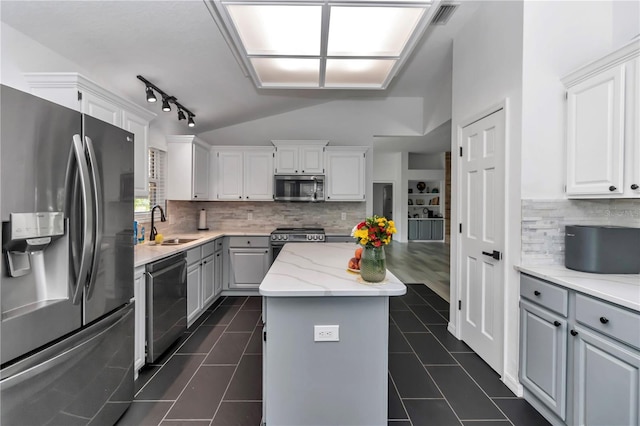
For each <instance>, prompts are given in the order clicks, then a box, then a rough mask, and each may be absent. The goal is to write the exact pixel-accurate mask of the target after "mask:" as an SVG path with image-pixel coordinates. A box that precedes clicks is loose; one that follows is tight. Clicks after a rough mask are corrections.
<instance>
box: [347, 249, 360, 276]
mask: <svg viewBox="0 0 640 426" xmlns="http://www.w3.org/2000/svg"><path fill="white" fill-rule="evenodd" d="M361 259H362V247H358V248H357V249H356V251H355V253H354V255H353V257H352V258H351V259H349V265H348V266H347V269H348V270H349V271H351V272H355V273H357V274H359V273H360V260H361Z"/></svg>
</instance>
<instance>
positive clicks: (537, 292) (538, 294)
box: [533, 290, 541, 296]
mask: <svg viewBox="0 0 640 426" xmlns="http://www.w3.org/2000/svg"><path fill="white" fill-rule="evenodd" d="M533 294H535V295H536V296H540V294H541V293H540V292H539V291H538V290H536V291H534V292H533Z"/></svg>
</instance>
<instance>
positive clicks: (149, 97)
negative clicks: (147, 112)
mask: <svg viewBox="0 0 640 426" xmlns="http://www.w3.org/2000/svg"><path fill="white" fill-rule="evenodd" d="M157 100H158V99H157V98H156V94H155V93H153V89H152V88H151V87H150V86H147V102H155V101H157Z"/></svg>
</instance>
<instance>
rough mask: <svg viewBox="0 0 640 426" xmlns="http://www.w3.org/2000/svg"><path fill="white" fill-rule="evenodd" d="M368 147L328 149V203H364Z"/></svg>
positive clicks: (326, 189)
mask: <svg viewBox="0 0 640 426" xmlns="http://www.w3.org/2000/svg"><path fill="white" fill-rule="evenodd" d="M367 149H368V148H367V147H342V146H336V147H327V149H326V152H325V162H326V166H327V175H326V182H325V196H326V201H364V200H365V182H366V162H365V153H366V152H367Z"/></svg>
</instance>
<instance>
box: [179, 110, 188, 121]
mask: <svg viewBox="0 0 640 426" xmlns="http://www.w3.org/2000/svg"><path fill="white" fill-rule="evenodd" d="M186 118H187V117H186V116H185V115H184V111H182V110H181V109H178V120H185V119H186Z"/></svg>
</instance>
